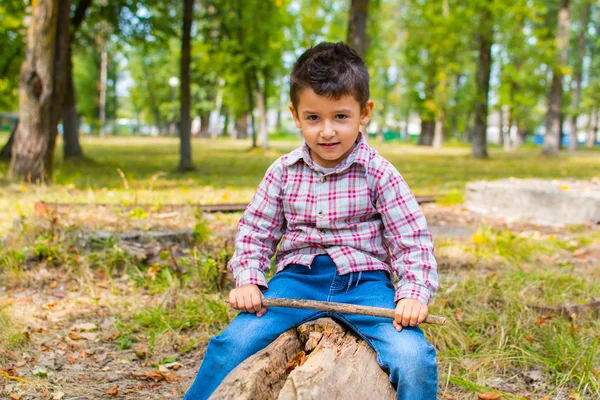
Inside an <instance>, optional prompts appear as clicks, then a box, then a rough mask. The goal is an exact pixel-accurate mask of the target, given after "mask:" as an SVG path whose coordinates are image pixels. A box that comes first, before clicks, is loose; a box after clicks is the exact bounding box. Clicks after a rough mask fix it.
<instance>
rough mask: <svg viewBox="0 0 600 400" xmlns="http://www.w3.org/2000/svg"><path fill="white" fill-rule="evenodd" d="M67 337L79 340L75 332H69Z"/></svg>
mask: <svg viewBox="0 0 600 400" xmlns="http://www.w3.org/2000/svg"><path fill="white" fill-rule="evenodd" d="M69 337H70V338H71V339H73V340H79V335H78V334H76V333H75V332H71V333H69Z"/></svg>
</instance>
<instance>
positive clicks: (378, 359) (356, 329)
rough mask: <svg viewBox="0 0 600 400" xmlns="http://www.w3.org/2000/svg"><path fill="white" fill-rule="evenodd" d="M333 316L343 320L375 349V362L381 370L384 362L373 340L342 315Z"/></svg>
mask: <svg viewBox="0 0 600 400" xmlns="http://www.w3.org/2000/svg"><path fill="white" fill-rule="evenodd" d="M333 316H334V317H336V318H339V319H340V320H342V321H343V322H344V323H345V324H347V325H349V326H350V327H351V328H352V330H353V331H354V332H355V333H356V334H357V335H358V336H360V337H361V338H362V339H363V340H364V341H365V342H367V343H368V344H369V346H371V348H372V349H373V351H374V352H375V355H376V356H377V357H375V360H376V361H377V364H379V366H380V367H381V368H383V361H382V360H381V358H380V357H379V353H378V352H377V349H376V348H375V346H374V345H373V342H372V341H371V339H369V338H368V337H366V336H365V335H363V334H362V333H361V332H360V330H359V329H358V328H357V327H356V325H354V324H353V323H352V322H350V321H349V320H347V319H346V318H345V317H344V316H342V314H340V313H337V312H336V313H333Z"/></svg>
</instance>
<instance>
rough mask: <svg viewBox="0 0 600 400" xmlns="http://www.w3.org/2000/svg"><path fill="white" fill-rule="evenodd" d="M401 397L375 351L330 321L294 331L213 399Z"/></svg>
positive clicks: (262, 353)
mask: <svg viewBox="0 0 600 400" xmlns="http://www.w3.org/2000/svg"><path fill="white" fill-rule="evenodd" d="M368 398H371V399H378V400H380V399H381V400H391V399H395V398H396V393H395V391H394V388H393V387H392V385H391V383H390V381H389V378H388V376H387V374H386V373H385V372H384V371H383V369H382V368H381V367H380V366H379V365H378V364H377V357H376V354H375V351H373V349H371V347H370V346H369V345H368V344H366V343H365V342H364V341H362V340H361V339H360V338H358V337H357V336H355V335H354V334H353V333H351V332H350V331H348V330H347V329H346V328H344V327H343V326H342V325H340V324H338V323H337V322H335V321H334V320H332V319H330V318H320V319H317V320H315V321H311V322H307V323H305V324H303V325H301V326H299V327H298V328H297V329H291V330H289V331H287V332H285V333H283V334H282V335H281V336H279V338H278V339H276V340H275V341H273V342H272V343H271V344H270V345H269V346H268V347H267V348H266V349H264V350H262V351H260V352H258V353H256V354H255V355H253V356H251V357H249V358H248V359H247V360H246V361H244V362H243V363H242V364H240V365H239V366H238V367H237V368H236V369H234V370H233V371H231V372H230V373H229V375H227V377H226V378H225V379H224V380H223V382H222V383H221V385H220V386H219V387H218V388H217V390H215V392H214V393H213V395H212V396H211V397H210V399H211V400H234V399H235V400H238V399H240V400H243V399H261V400H262V399H264V400H269V399H304V400H317V399H368Z"/></svg>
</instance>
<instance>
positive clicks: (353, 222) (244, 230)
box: [229, 134, 438, 304]
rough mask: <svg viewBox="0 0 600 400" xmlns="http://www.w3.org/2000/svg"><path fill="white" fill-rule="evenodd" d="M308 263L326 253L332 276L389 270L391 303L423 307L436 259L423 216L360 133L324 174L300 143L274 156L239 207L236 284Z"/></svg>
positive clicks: (433, 282)
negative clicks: (242, 209) (332, 266)
mask: <svg viewBox="0 0 600 400" xmlns="http://www.w3.org/2000/svg"><path fill="white" fill-rule="evenodd" d="M278 243H279V249H278V250H277V258H276V270H275V272H276V273H277V272H279V271H281V270H283V269H284V268H285V267H286V266H287V265H290V264H302V265H306V266H310V265H311V263H312V260H313V258H314V257H315V256H316V255H319V254H328V255H329V256H330V257H331V259H332V260H333V262H334V263H335V265H336V266H337V269H338V274H339V275H343V274H347V273H350V272H360V271H372V270H385V271H387V272H391V271H392V270H393V271H394V273H395V274H396V275H397V276H398V279H399V282H398V285H397V289H396V295H395V299H394V300H395V301H398V300H400V299H402V298H411V299H418V300H420V301H422V302H423V303H425V304H428V303H429V299H430V297H431V296H432V295H433V293H434V292H435V291H436V289H437V285H438V283H437V279H438V277H437V263H436V260H435V258H434V255H433V240H432V237H431V234H430V233H429V230H428V229H427V223H426V221H425V217H424V216H423V213H422V212H421V210H420V208H419V205H418V203H417V201H416V200H415V197H414V195H413V194H412V193H411V191H410V189H409V188H408V185H407V184H406V182H405V181H404V179H403V178H402V176H401V175H400V173H399V172H398V171H397V170H396V169H395V168H394V166H392V165H391V164H390V163H389V161H387V160H386V159H385V158H383V157H382V156H380V155H379V154H377V153H376V152H375V150H373V149H372V148H370V147H369V146H368V145H367V143H366V142H365V140H364V138H363V137H362V134H361V135H359V138H358V140H357V143H356V146H355V148H354V149H353V151H352V152H351V153H350V155H349V156H348V157H347V158H346V159H345V160H343V161H342V162H341V163H340V164H338V165H337V166H336V167H335V169H334V170H333V171H331V172H329V173H323V170H322V168H320V167H319V166H318V165H316V164H315V163H314V162H313V161H312V158H311V156H310V153H309V148H308V146H307V145H306V143H305V144H304V145H303V146H301V147H299V148H297V149H296V150H294V151H292V152H290V153H288V154H286V155H284V156H282V157H280V158H279V159H278V160H276V161H275V162H274V163H273V165H271V167H269V169H268V170H267V173H266V175H265V177H264V179H263V180H262V182H261V183H260V185H259V186H258V189H257V190H256V193H255V195H254V198H253V199H252V201H251V203H250V204H249V205H248V207H247V208H246V211H245V212H244V214H243V216H242V218H241V220H240V222H239V225H238V232H237V236H236V241H235V254H234V255H233V257H232V259H231V261H230V263H229V269H230V271H231V272H232V273H233V276H234V277H235V281H236V287H240V286H242V285H245V284H250V283H251V284H255V285H259V286H262V287H264V288H268V285H267V281H266V277H265V271H267V270H268V269H269V268H270V267H271V262H270V259H271V257H272V256H273V253H274V252H275V250H276V248H277V244H278Z"/></svg>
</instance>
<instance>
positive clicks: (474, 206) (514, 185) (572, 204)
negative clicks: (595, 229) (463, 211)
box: [465, 178, 600, 226]
mask: <svg viewBox="0 0 600 400" xmlns="http://www.w3.org/2000/svg"><path fill="white" fill-rule="evenodd" d="M465 206H466V207H467V208H468V209H469V210H471V211H474V212H477V213H481V214H484V215H488V216H492V217H496V218H502V219H506V220H507V221H519V222H525V223H531V224H536V225H545V226H565V225H579V224H589V223H592V224H599V223H600V180H596V179H593V180H591V181H576V180H543V179H515V178H510V179H502V180H497V181H474V182H469V183H467V188H466V192H465Z"/></svg>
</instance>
